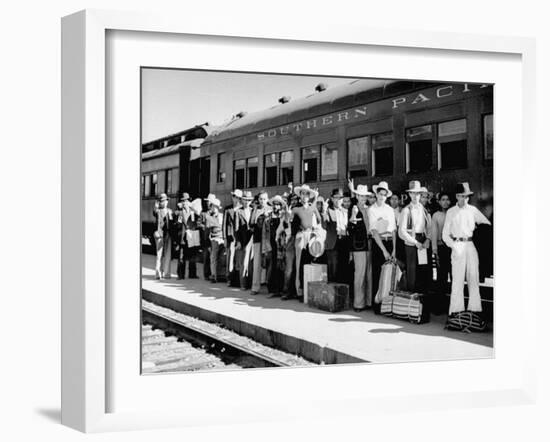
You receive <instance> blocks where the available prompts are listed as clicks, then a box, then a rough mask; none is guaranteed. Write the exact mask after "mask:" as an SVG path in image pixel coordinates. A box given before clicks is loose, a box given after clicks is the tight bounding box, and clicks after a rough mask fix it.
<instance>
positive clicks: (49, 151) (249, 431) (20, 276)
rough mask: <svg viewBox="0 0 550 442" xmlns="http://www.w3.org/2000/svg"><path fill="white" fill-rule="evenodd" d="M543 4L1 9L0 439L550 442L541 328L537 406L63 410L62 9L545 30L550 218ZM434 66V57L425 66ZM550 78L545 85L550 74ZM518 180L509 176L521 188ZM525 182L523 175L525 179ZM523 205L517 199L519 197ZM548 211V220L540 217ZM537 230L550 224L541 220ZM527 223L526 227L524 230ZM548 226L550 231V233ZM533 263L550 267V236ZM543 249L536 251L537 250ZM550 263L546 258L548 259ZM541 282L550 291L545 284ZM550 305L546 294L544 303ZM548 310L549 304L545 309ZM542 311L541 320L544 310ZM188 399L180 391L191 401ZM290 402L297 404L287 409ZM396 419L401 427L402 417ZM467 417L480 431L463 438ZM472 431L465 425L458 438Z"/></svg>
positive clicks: (549, 36) (541, 108) (118, 4)
mask: <svg viewBox="0 0 550 442" xmlns="http://www.w3.org/2000/svg"><path fill="white" fill-rule="evenodd" d="M543 5H544V2H540V1H534V0H524V1H522V2H509V3H508V4H504V2H496V1H485V2H480V1H479V0H477V1H474V0H462V1H460V2H454V3H451V2H447V3H446V4H445V3H444V2H441V1H440V0H439V1H430V0H417V1H407V0H394V1H393V2H391V3H389V2H376V3H373V4H369V3H368V2H366V1H346V0H340V1H337V2H336V1H332V2H322V1H320V0H317V1H311V0H309V1H302V2H298V1H295V0H294V1H287V0H278V1H276V2H259V1H256V2H254V1H245V0H235V1H232V2H228V1H225V2H224V1H222V0H211V1H209V2H207V3H205V2H181V1H163V0H157V1H156V2H154V3H153V2H150V1H143V0H134V1H129V0H110V1H104V0H89V1H87V2H83V1H80V0H76V1H75V0H73V1H68V0H57V1H54V2H39V1H29V0H21V1H18V2H15V1H13V2H10V3H9V4H3V8H2V12H1V14H0V33H1V35H0V37H1V38H0V42H1V43H0V45H1V52H0V55H1V57H2V66H1V68H0V114H1V115H0V117H1V118H0V122H1V123H0V127H1V132H2V137H1V139H0V144H1V155H0V158H1V160H0V165H1V169H0V170H1V172H0V189H1V190H2V194H3V196H4V197H3V200H2V203H3V210H2V216H0V232H2V233H3V241H2V242H1V243H2V246H1V247H0V252H1V253H0V260H1V266H0V308H1V310H0V311H1V312H2V314H1V315H0V318H1V319H0V333H1V335H2V339H1V340H0V342H1V343H2V345H1V347H0V355H1V356H0V407H1V410H0V416H1V417H0V422H2V423H1V425H0V435H1V438H2V439H3V440H6V441H17V440H31V441H32V440H56V441H65V440H71V441H72V440H82V439H84V438H85V437H94V438H95V439H96V440H132V441H136V440H144V441H145V440H151V439H152V438H155V439H159V440H160V439H161V438H165V437H169V438H178V439H180V440H181V438H186V440H189V441H199V440H200V441H202V440H220V439H222V438H223V440H249V439H250V440H258V439H260V438H261V440H264V441H271V440H280V439H282V438H284V439H286V440H289V441H297V440H306V439H307V440H334V439H339V440H344V439H349V440H358V439H359V438H360V440H369V439H371V440H376V439H382V438H383V439H384V440H393V439H396V440H397V439H400V440H405V439H407V440H410V439H412V440H417V439H418V440H436V439H437V440H463V439H464V437H469V436H470V435H471V436H472V437H473V440H482V439H487V440H502V439H504V438H506V439H508V438H510V439H519V438H521V439H523V440H543V439H545V438H546V437H547V436H548V429H547V427H546V426H545V425H544V424H545V418H547V417H548V416H549V415H550V414H549V410H548V406H549V388H548V387H549V382H548V380H547V378H548V373H550V370H549V368H550V367H549V364H548V358H547V355H548V349H549V348H550V344H548V340H547V339H543V335H542V334H543V333H544V334H545V335H546V336H548V331H547V329H548V327H546V326H544V324H540V330H541V339H540V342H541V361H540V364H541V365H540V374H541V379H540V389H541V398H540V402H539V404H538V405H537V406H529V407H502V408H493V409H473V410H467V411H464V410H463V411H454V412H447V411H445V412H439V413H411V414H408V415H403V416H398V417H397V416H393V417H392V416H385V415H381V416H376V417H371V418H368V417H367V418H366V419H365V420H364V421H362V422H352V421H346V420H342V419H340V420H334V421H329V422H327V421H323V422H306V423H300V422H293V423H284V424H273V423H269V424H262V425H251V426H246V427H243V426H233V427H225V428H222V427H210V428H206V429H205V428H197V429H185V430H183V429H182V430H164V431H155V432H152V431H147V432H137V433H136V432H133V433H119V434H114V435H113V434H103V435H95V436H85V435H82V434H80V433H77V432H75V431H73V430H69V429H67V428H65V427H62V426H61V425H59V417H60V411H59V407H60V400H59V398H60V393H59V389H60V373H59V369H60V344H59V340H60V326H59V324H60V250H59V249H60V247H59V240H60V81H61V80H60V61H61V53H60V17H62V16H63V15H66V14H70V13H72V12H75V11H77V10H80V9H84V8H110V9H120V10H151V9H153V8H154V10H156V11H159V10H160V11H166V12H170V13H171V14H180V15H181V18H182V22H185V21H186V20H190V17H193V16H196V15H204V14H209V13H215V14H220V15H223V16H225V17H227V19H228V20H231V17H232V16H236V17H242V16H243V15H244V16H246V17H247V18H248V19H249V20H255V21H259V22H261V21H264V20H273V21H275V22H276V21H283V20H285V21H286V20H289V21H292V22H296V24H297V26H299V23H300V22H304V21H308V22H311V21H315V22H319V26H322V27H325V28H330V24H331V23H339V24H345V23H350V24H355V25H359V24H364V25H372V26H375V27H385V28H390V29H394V28H395V29H398V28H405V29H424V30H433V31H454V32H472V33H486V34H495V35H499V34H509V35H518V36H532V37H536V38H537V53H538V55H537V56H538V60H537V61H538V66H537V74H538V81H539V84H538V89H539V90H540V94H539V100H538V103H537V115H538V123H539V126H538V127H539V131H538V142H539V143H540V145H539V149H540V161H538V164H539V170H538V171H533V174H532V176H531V177H530V179H531V180H532V182H533V186H534V187H536V188H537V189H538V190H539V192H541V193H540V197H541V198H540V201H541V203H542V204H541V210H540V212H539V219H540V220H542V219H547V216H546V215H547V209H546V207H543V206H545V205H547V204H548V203H547V202H546V201H545V199H543V197H542V194H543V193H546V191H547V189H548V187H549V183H548V180H546V179H545V178H546V177H545V172H546V170H545V164H547V163H548V142H547V139H546V138H547V137H546V136H545V135H546V131H545V130H544V129H545V128H546V126H547V123H546V122H547V121H550V113H549V111H548V107H546V106H545V102H546V101H547V100H548V99H549V98H550V94H549V87H548V82H547V80H548V79H550V31H549V26H548V19H549V17H550V15H549V14H548V13H547V12H546V11H545V9H544V6H543ZM426 68H427V69H429V66H427V67H426ZM545 80H546V81H545ZM517 179H518V177H517V175H516V174H514V173H513V171H511V175H510V185H511V186H513V185H514V183H515V182H516V180H517ZM520 179H522V178H520ZM511 207H512V208H513V204H512V205H511ZM542 210H544V211H545V216H542ZM540 224H541V225H540V226H539V230H540V231H541V232H542V229H543V228H544V227H545V226H544V225H543V223H542V222H540ZM525 228H527V229H529V226H525ZM546 230H547V229H546ZM537 238H540V241H541V245H540V246H539V254H540V256H541V258H540V259H539V260H538V261H537V260H536V259H534V260H533V262H534V264H533V277H535V273H537V272H536V269H535V265H536V264H535V263H538V264H537V265H538V274H539V275H542V274H543V273H542V272H543V271H544V268H543V267H545V266H544V261H543V259H542V254H541V253H540V251H541V250H542V241H545V242H547V240H546V239H545V238H544V237H543V236H542V234H541V235H540V236H535V232H533V240H537ZM534 258H535V257H534ZM546 261H547V259H546ZM540 290H542V287H541V288H540ZM544 304H545V306H547V307H548V306H549V303H548V301H546V300H545V301H544ZM546 311H548V308H547V310H546ZM540 317H542V316H540ZM182 400H183V398H182ZM289 405H290V404H289ZM397 420H399V423H396V421H397ZM457 423H459V425H460V424H463V425H465V426H467V427H468V428H471V429H472V430H474V432H473V433H470V432H466V433H462V432H459V431H456V430H454V429H456V428H457ZM461 433H462V434H461Z"/></svg>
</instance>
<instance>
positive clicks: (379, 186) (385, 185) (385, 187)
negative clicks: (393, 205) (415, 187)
mask: <svg viewBox="0 0 550 442" xmlns="http://www.w3.org/2000/svg"><path fill="white" fill-rule="evenodd" d="M380 189H383V190H385V191H386V192H388V194H387V195H386V196H387V197H388V198H389V197H390V196H392V192H391V190H390V188H389V187H388V183H386V182H385V181H380V182H379V183H378V184H375V185H374V186H372V190H374V193H378V191H379V190H380Z"/></svg>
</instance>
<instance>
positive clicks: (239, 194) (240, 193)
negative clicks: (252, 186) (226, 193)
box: [231, 189, 243, 198]
mask: <svg viewBox="0 0 550 442" xmlns="http://www.w3.org/2000/svg"><path fill="white" fill-rule="evenodd" d="M231 195H233V196H235V197H237V198H242V196H243V191H242V190H241V189H235V190H234V191H233V192H231Z"/></svg>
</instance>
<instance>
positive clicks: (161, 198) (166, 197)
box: [159, 193, 168, 201]
mask: <svg viewBox="0 0 550 442" xmlns="http://www.w3.org/2000/svg"><path fill="white" fill-rule="evenodd" d="M159 201H168V195H166V194H165V193H161V194H160V195H159Z"/></svg>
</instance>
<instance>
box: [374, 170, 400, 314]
mask: <svg viewBox="0 0 550 442" xmlns="http://www.w3.org/2000/svg"><path fill="white" fill-rule="evenodd" d="M372 190H373V191H374V193H375V194H376V202H375V203H374V204H373V205H372V206H370V207H369V210H368V216H369V229H370V231H371V232H372V237H373V239H374V242H375V244H373V247H372V249H373V250H372V293H373V294H376V292H378V285H379V282H380V272H381V271H382V265H384V263H385V262H386V261H388V260H394V261H395V253H396V248H395V244H396V243H395V238H396V222H395V212H394V211H393V209H392V208H391V207H390V206H389V205H387V204H386V198H388V197H391V195H392V193H391V191H390V189H389V188H388V183H386V182H385V181H381V182H380V183H379V184H378V185H374V186H372ZM372 306H373V311H374V313H376V314H379V313H380V304H377V303H375V302H373V304H372Z"/></svg>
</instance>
